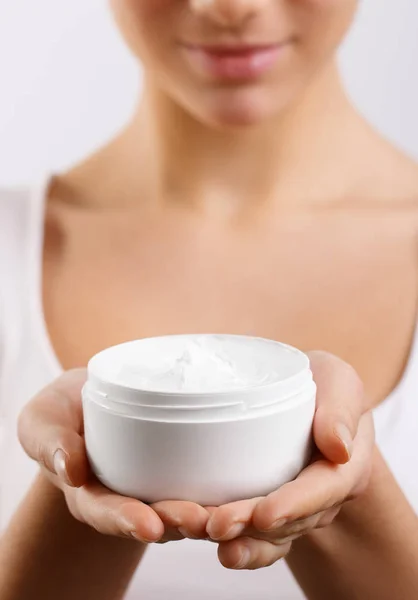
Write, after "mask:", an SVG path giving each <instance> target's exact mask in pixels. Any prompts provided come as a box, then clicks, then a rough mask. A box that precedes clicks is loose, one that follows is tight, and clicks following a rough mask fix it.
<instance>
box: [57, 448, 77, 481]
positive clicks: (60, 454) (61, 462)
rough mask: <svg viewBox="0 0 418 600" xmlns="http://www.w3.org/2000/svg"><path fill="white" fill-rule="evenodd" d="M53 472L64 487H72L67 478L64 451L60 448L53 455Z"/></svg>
mask: <svg viewBox="0 0 418 600" xmlns="http://www.w3.org/2000/svg"><path fill="white" fill-rule="evenodd" d="M54 471H55V473H56V474H57V475H58V477H59V478H60V479H62V480H63V482H64V483H65V484H66V485H70V486H72V485H73V484H72V482H71V479H70V478H69V476H68V471H67V455H66V454H65V452H64V450H61V448H58V450H57V451H56V452H55V454H54Z"/></svg>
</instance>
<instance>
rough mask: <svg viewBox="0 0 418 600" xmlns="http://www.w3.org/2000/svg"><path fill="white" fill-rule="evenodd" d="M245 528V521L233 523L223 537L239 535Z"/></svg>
mask: <svg viewBox="0 0 418 600" xmlns="http://www.w3.org/2000/svg"><path fill="white" fill-rule="evenodd" d="M244 529H245V523H235V525H232V527H231V528H230V529H228V531H227V532H226V534H225V535H224V536H223V537H228V538H230V539H233V538H236V537H238V536H239V535H240V534H241V533H242V532H243V531H244Z"/></svg>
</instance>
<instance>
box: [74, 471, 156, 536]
mask: <svg viewBox="0 0 418 600" xmlns="http://www.w3.org/2000/svg"><path fill="white" fill-rule="evenodd" d="M74 494H75V500H74V502H75V505H76V510H77V518H78V519H79V520H81V521H83V522H84V523H86V524H87V525H89V526H90V527H93V528H94V529H96V530H97V531H99V532H100V533H102V534H104V535H116V536H122V537H132V538H135V539H137V540H139V541H141V542H144V543H152V542H157V541H158V540H159V539H160V538H161V537H162V536H163V534H164V525H163V523H162V521H161V519H160V518H159V516H158V515H157V514H156V513H155V512H154V511H153V510H152V508H151V507H150V506H147V505H146V504H143V503H142V502H139V501H138V500H134V499H132V498H126V497H124V496H119V495H117V494H114V493H113V492H111V491H110V490H108V489H107V488H105V487H104V486H102V485H101V484H100V483H99V482H97V481H94V482H92V483H89V484H87V485H85V486H83V487H81V488H79V489H77V490H74Z"/></svg>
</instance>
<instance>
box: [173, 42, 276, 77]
mask: <svg viewBox="0 0 418 600" xmlns="http://www.w3.org/2000/svg"><path fill="white" fill-rule="evenodd" d="M285 46H286V44H269V45H258V46H254V45H252V46H192V45H190V46H184V49H185V52H186V55H187V58H188V61H189V63H190V65H191V66H192V67H193V69H194V70H195V71H198V72H199V73H201V74H204V75H206V76H209V77H212V78H216V79H224V80H240V79H241V80H248V79H255V78H257V77H260V76H261V75H263V74H265V73H266V72H268V71H269V70H271V69H272V68H273V67H274V65H275V64H276V62H277V60H278V58H279V56H280V54H281V53H282V51H283V49H284V47H285Z"/></svg>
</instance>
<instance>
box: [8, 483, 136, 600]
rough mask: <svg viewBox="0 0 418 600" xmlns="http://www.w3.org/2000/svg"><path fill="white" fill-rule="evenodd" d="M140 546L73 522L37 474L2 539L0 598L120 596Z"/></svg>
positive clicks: (45, 599) (54, 490) (85, 599)
mask: <svg viewBox="0 0 418 600" xmlns="http://www.w3.org/2000/svg"><path fill="white" fill-rule="evenodd" d="M144 549H145V545H144V544H140V543H139V542H137V541H135V540H132V541H131V540H129V539H126V540H125V539H121V538H116V537H107V536H103V535H101V534H99V533H97V532H96V531H95V530H93V529H91V528H90V527H87V526H86V525H83V524H81V523H79V522H78V521H76V520H75V519H74V518H73V517H72V515H71V514H70V512H69V511H68V509H67V506H66V503H65V499H64V496H63V494H62V492H61V491H60V490H58V489H57V488H55V487H54V486H53V485H52V484H51V483H50V482H49V481H48V480H46V479H45V478H44V477H43V476H42V475H39V477H38V478H37V480H36V481H35V483H34V485H33V487H32V488H31V490H30V491H29V493H28V495H27V497H26V498H25V500H24V502H23V503H22V505H21V506H20V508H19V509H18V510H17V512H16V514H15V516H14V518H13V520H12V522H11V524H10V526H9V527H8V529H7V530H6V532H5V533H4V534H3V536H2V538H1V540H0V598H1V600H22V599H24V598H35V597H36V598H42V600H57V598H59V599H60V600H75V599H76V600H97V599H98V598H100V600H119V599H121V598H123V595H124V593H125V591H126V588H127V586H128V585H129V582H130V579H131V577H132V575H133V573H134V571H135V569H136V567H137V565H138V562H139V560H140V559H141V557H142V555H143V553H144Z"/></svg>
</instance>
